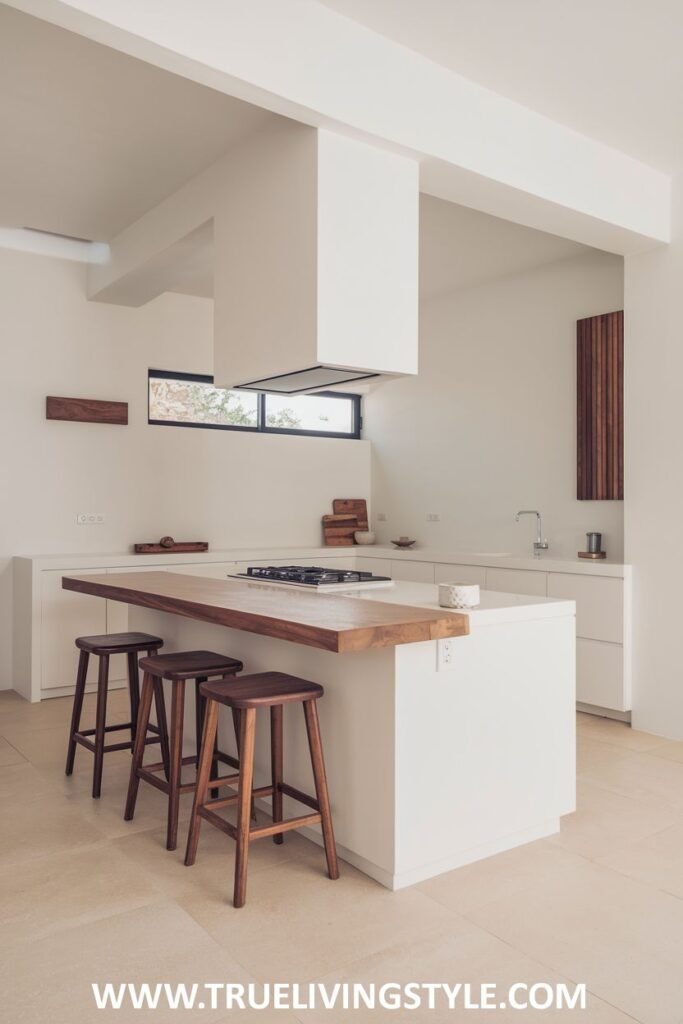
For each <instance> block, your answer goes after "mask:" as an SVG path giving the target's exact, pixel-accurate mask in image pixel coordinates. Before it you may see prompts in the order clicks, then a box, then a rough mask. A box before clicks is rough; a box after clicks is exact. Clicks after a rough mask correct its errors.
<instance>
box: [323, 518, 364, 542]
mask: <svg viewBox="0 0 683 1024" xmlns="http://www.w3.org/2000/svg"><path fill="white" fill-rule="evenodd" d="M358 529H359V526H358V518H357V516H355V515H352V514H351V513H346V514H341V513H340V514H337V515H333V516H323V535H324V537H325V544H327V545H328V546H329V547H350V546H351V545H352V544H354V543H355V541H354V539H353V535H354V533H355V532H356V530H358Z"/></svg>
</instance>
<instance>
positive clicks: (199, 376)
mask: <svg viewBox="0 0 683 1024" xmlns="http://www.w3.org/2000/svg"><path fill="white" fill-rule="evenodd" d="M152 378H156V379H161V380H186V381H192V382H195V383H198V384H213V382H214V381H213V376H212V375H211V374H208V373H184V372H182V373H181V372H180V371H177V370H154V369H149V370H148V371H147V423H148V424H149V425H150V426H154V427H191V428H198V429H200V430H238V431H242V432H243V433H248V434H291V435H292V436H294V437H297V436H298V437H336V438H341V439H342V440H346V441H360V439H361V431H362V429H363V414H362V408H361V397H362V396H361V395H357V394H353V393H351V392H346V391H316V392H315V394H316V395H319V396H320V397H322V398H339V399H345V400H346V401H350V402H351V408H352V421H353V425H352V430H351V431H350V432H348V433H339V431H332V430H299V429H296V428H293V427H269V426H268V425H267V423H266V415H267V408H266V406H267V400H268V396H269V395H270V394H272V397H273V398H288V397H291V398H301V397H305V396H302V395H301V393H299V394H296V395H291V396H289V395H283V394H279V393H276V392H263V391H259V392H257V406H256V426H254V427H250V426H246V425H244V424H239V423H189V422H188V421H187V420H155V419H152V417H151V414H150V404H149V390H150V389H149V382H150V380H151V379H152ZM226 390H235V391H239V388H233V389H230V388H226ZM244 394H245V395H253V394H254V391H253V390H247V389H245V391H244Z"/></svg>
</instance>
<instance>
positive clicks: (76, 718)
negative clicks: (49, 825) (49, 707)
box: [66, 651, 90, 775]
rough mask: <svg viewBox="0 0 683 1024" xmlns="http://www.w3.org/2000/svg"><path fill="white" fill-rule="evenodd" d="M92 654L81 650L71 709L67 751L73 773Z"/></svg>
mask: <svg viewBox="0 0 683 1024" xmlns="http://www.w3.org/2000/svg"><path fill="white" fill-rule="evenodd" d="M89 660H90V655H89V654H88V652H87V651H81V653H80V657H79V659H78V674H77V675H76V692H75V693H74V706H73V709H72V711H71V729H70V732H69V746H68V748H67V752H66V774H67V775H71V774H72V772H73V770H74V758H75V757H76V740H75V739H74V733H77V732H78V730H79V729H80V726H81V712H82V711H83V697H84V696H85V679H86V676H87V674H88V661H89Z"/></svg>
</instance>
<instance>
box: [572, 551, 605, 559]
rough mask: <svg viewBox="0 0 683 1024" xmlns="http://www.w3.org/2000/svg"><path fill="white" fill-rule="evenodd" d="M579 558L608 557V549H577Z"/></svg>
mask: <svg viewBox="0 0 683 1024" xmlns="http://www.w3.org/2000/svg"><path fill="white" fill-rule="evenodd" d="M576 553H577V555H578V556H579V558H607V552H606V551H577V552H576Z"/></svg>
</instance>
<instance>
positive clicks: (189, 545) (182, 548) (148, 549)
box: [133, 540, 209, 555]
mask: <svg viewBox="0 0 683 1024" xmlns="http://www.w3.org/2000/svg"><path fill="white" fill-rule="evenodd" d="M208 550H209V542H208V540H186V541H177V542H174V543H173V544H171V546H170V547H169V548H167V547H164V546H163V544H134V545H133V551H134V552H135V554H136V555H174V554H176V555H178V554H181V555H182V554H188V553H189V552H191V551H208Z"/></svg>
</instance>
